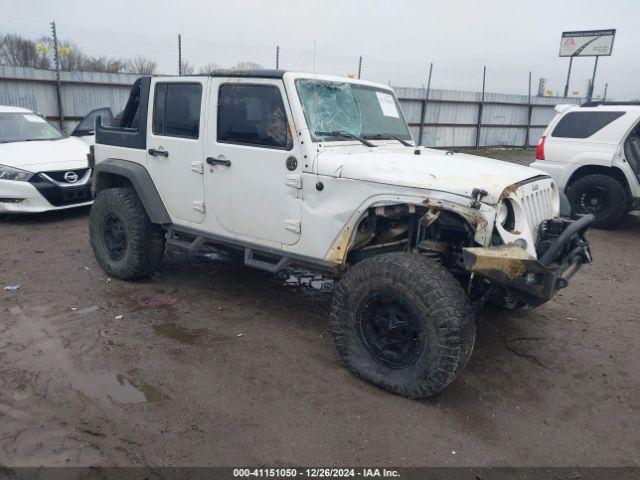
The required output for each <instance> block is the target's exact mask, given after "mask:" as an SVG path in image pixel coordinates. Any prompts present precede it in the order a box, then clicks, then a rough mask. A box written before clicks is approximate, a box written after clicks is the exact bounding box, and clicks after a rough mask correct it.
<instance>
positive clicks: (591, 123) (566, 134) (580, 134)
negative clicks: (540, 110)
mask: <svg viewBox="0 0 640 480" xmlns="http://www.w3.org/2000/svg"><path fill="white" fill-rule="evenodd" d="M622 115H624V112H569V113H567V114H566V115H565V116H564V117H562V118H561V119H560V121H559V122H558V125H556V128H554V129H553V133H552V134H551V136H552V137H563V138H587V137H590V136H591V135H593V134H594V133H596V132H597V131H598V130H601V129H603V128H604V127H606V126H607V125H609V124H610V123H611V122H613V121H614V120H615V119H617V118H620V117H621V116H622Z"/></svg>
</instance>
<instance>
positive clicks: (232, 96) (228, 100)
mask: <svg viewBox="0 0 640 480" xmlns="http://www.w3.org/2000/svg"><path fill="white" fill-rule="evenodd" d="M218 103H219V107H218V142H221V143H236V144H240V145H254V146H259V147H266V148H278V149H283V150H290V149H291V148H292V147H293V140H292V138H291V132H290V130H289V124H288V122H287V114H286V110H285V108H284V103H283V102H282V95H281V94H280V89H278V87H276V86H273V85H230V84H229V85H221V86H220V90H219V92H218Z"/></svg>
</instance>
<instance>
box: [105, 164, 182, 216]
mask: <svg viewBox="0 0 640 480" xmlns="http://www.w3.org/2000/svg"><path fill="white" fill-rule="evenodd" d="M125 186H126V187H131V188H133V189H134V190H135V192H136V194H137V195H138V197H139V198H140V201H141V202H142V204H143V205H144V209H145V210H146V212H147V215H149V219H150V220H151V223H156V224H161V225H168V224H170V223H171V217H170V216H169V213H168V212H167V209H166V208H165V206H164V202H163V201H162V198H160V194H159V193H158V189H157V188H156V186H155V185H154V183H153V179H152V178H151V175H149V172H148V171H147V169H146V168H144V167H143V166H142V165H140V164H138V163H134V162H129V161H127V160H121V159H117V158H108V159H106V160H104V161H102V162H100V163H98V164H97V165H96V167H95V174H94V191H95V192H94V193H95V194H96V195H97V194H99V193H100V192H101V191H103V190H105V189H107V188H113V187H125Z"/></svg>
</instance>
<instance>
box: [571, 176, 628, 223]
mask: <svg viewBox="0 0 640 480" xmlns="http://www.w3.org/2000/svg"><path fill="white" fill-rule="evenodd" d="M567 197H568V198H569V202H570V203H571V210H572V212H573V213H577V214H586V213H591V214H593V215H594V217H595V220H594V221H593V223H592V224H591V226H592V227H595V228H605V229H607V228H612V227H614V226H615V225H616V224H617V223H618V222H619V221H620V219H621V218H622V216H623V215H624V214H625V211H626V208H627V203H628V202H627V194H626V192H625V190H624V187H623V186H622V185H621V184H620V182H619V181H617V180H616V179H615V178H613V177H610V176H608V175H600V174H594V175H587V176H586V177H582V178H580V179H578V180H576V181H575V182H574V183H572V184H571V185H570V186H569V188H568V189H567Z"/></svg>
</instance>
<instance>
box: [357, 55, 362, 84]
mask: <svg viewBox="0 0 640 480" xmlns="http://www.w3.org/2000/svg"><path fill="white" fill-rule="evenodd" d="M361 75H362V55H360V60H358V80H360V76H361Z"/></svg>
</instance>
